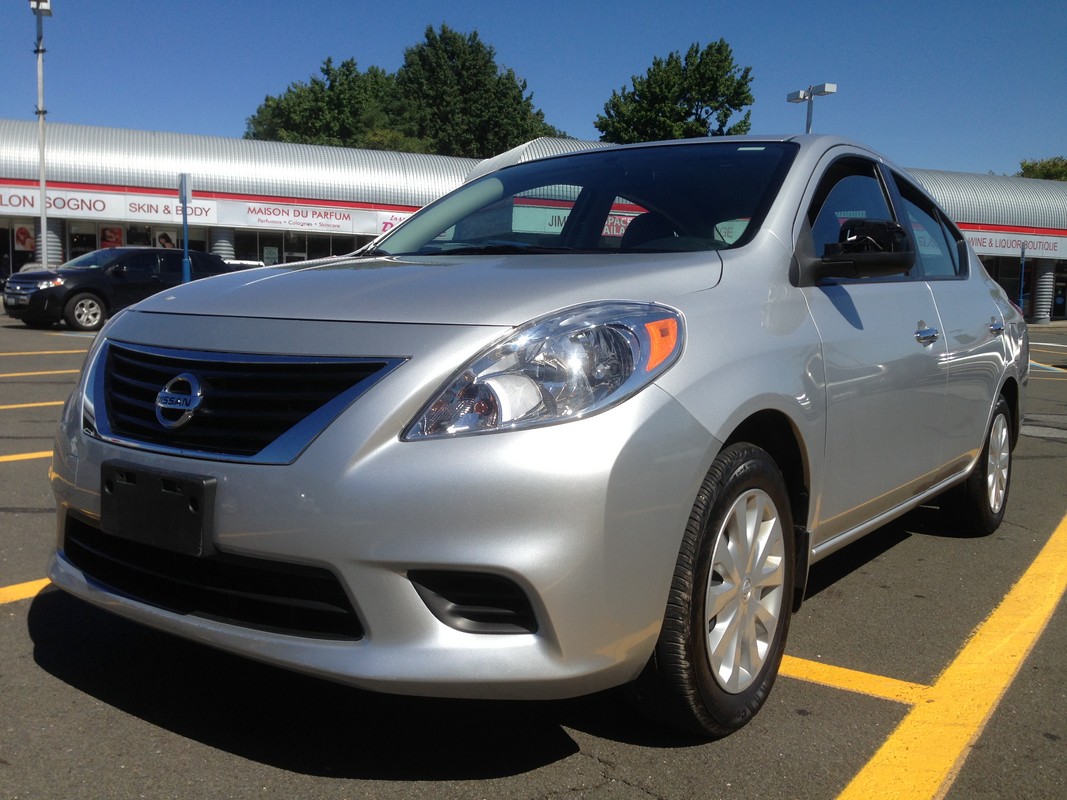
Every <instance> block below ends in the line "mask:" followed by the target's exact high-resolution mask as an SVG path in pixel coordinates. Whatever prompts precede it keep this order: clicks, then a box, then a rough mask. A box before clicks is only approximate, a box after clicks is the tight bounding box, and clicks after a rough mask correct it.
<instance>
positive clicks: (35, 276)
mask: <svg viewBox="0 0 1067 800" xmlns="http://www.w3.org/2000/svg"><path fill="white" fill-rule="evenodd" d="M62 274H63V273H62V271H61V270H58V269H34V270H28V271H26V272H12V273H11V274H10V275H8V276H7V277H8V279H9V280H10V279H11V278H15V279H16V280H26V281H40V280H45V279H46V278H54V277H55V276H56V275H62Z"/></svg>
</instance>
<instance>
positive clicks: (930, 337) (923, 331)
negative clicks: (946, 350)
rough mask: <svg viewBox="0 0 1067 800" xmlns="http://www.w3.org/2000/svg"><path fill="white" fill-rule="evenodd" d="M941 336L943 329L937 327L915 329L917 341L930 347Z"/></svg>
mask: <svg viewBox="0 0 1067 800" xmlns="http://www.w3.org/2000/svg"><path fill="white" fill-rule="evenodd" d="M940 338H941V331H939V330H938V329H937V328H926V327H923V328H919V330H917V331H915V341H917V342H918V343H919V344H921V345H922V346H923V347H928V346H929V345H932V344H933V343H934V342H936V341H937V340H938V339H940Z"/></svg>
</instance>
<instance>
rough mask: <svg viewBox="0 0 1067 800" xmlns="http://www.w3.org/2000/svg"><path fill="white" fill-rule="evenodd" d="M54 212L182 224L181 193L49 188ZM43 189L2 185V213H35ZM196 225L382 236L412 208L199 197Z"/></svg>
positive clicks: (192, 218)
mask: <svg viewBox="0 0 1067 800" xmlns="http://www.w3.org/2000/svg"><path fill="white" fill-rule="evenodd" d="M46 193H47V203H48V214H49V216H53V217H62V218H67V219H99V220H112V221H122V222H138V223H145V224H151V223H157V224H158V223H162V222H165V223H181V222H182V206H181V203H180V202H179V201H178V198H177V196H173V197H171V196H168V195H162V194H148V193H143V192H130V191H121V190H120V191H114V192H97V191H89V190H83V189H62V188H58V187H56V188H53V187H46ZM39 202H40V193H39V192H38V191H37V190H36V188H34V187H26V186H4V185H0V216H25V217H35V216H38V215H39V214H40V213H41V212H40V209H39V207H38V204H39ZM185 210H186V213H187V214H188V218H189V224H191V225H227V226H232V227H235V228H260V229H281V230H289V231H292V230H302V231H306V232H309V233H334V234H364V235H370V236H377V235H378V234H379V233H384V232H385V231H387V230H389V229H390V228H393V227H394V226H396V225H398V224H400V223H401V222H403V221H404V220H405V219H407V218H408V217H409V216H411V212H408V211H379V210H375V209H365V208H351V207H343V206H331V205H326V204H296V203H276V202H270V201H269V200H268V199H264V200H258V199H252V200H231V199H204V198H198V197H196V196H195V193H194V196H193V198H192V200H190V202H189V203H188V205H187V206H186V209H185Z"/></svg>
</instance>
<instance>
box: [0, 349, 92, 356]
mask: <svg viewBox="0 0 1067 800" xmlns="http://www.w3.org/2000/svg"><path fill="white" fill-rule="evenodd" d="M88 352H89V351H88V350H27V351H24V352H21V353H0V358H4V357H6V356H72V355H77V354H79V353H81V354H85V353H88Z"/></svg>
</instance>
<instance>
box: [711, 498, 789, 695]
mask: <svg viewBox="0 0 1067 800" xmlns="http://www.w3.org/2000/svg"><path fill="white" fill-rule="evenodd" d="M784 536H785V534H784V532H783V530H782V522H781V519H780V517H779V515H778V509H777V508H776V507H775V505H774V501H773V500H771V498H770V496H769V495H768V494H767V493H766V492H764V491H762V490H759V489H751V490H749V491H746V492H744V493H743V494H742V495H741V496H740V497H738V498H737V500H735V501H734V504H733V505H732V506H731V507H730V510H729V512H728V513H727V514H726V518H725V520H724V521H723V524H722V526H721V527H720V529H719V531H718V534H717V538H716V540H715V552H714V554H713V556H712V565H711V571H710V574H709V577H708V585H707V591H706V596H705V606H704V620H705V623H706V624H705V630H706V632H707V633H706V639H705V645H706V648H707V657H708V662H709V664H710V666H711V672H712V674H713V675H714V676H715V681H716V682H717V683H718V684H719V686H721V687H722V688H723V689H724V690H725V691H727V692H730V693H732V694H736V693H738V692H742V691H744V690H745V689H747V688H748V687H749V686H750V685H751V684H752V682H753V681H754V680H755V679H756V676H757V675H759V673H760V670H761V669H762V667H763V664H764V662H765V661H766V659H767V656H768V654H769V653H770V651H771V644H772V642H773V639H774V636H775V632H776V631H777V630H778V621H779V618H780V617H781V615H782V604H783V598H784V594H785V592H784V585H783V584H784V581H785V539H784Z"/></svg>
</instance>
